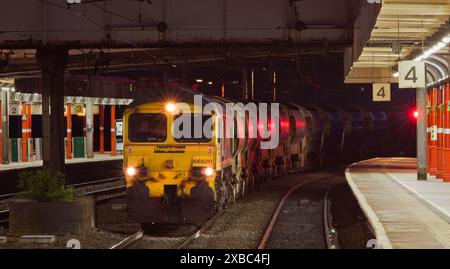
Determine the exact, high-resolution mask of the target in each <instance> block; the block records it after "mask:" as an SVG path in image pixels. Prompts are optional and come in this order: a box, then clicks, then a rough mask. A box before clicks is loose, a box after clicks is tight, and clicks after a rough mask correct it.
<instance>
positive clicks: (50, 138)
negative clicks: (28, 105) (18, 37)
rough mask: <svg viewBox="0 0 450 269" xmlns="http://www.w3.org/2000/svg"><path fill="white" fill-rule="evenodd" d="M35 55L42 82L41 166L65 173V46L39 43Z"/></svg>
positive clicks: (53, 172) (66, 51) (66, 57)
mask: <svg viewBox="0 0 450 269" xmlns="http://www.w3.org/2000/svg"><path fill="white" fill-rule="evenodd" d="M36 59H37V62H38V64H39V67H40V69H41V83H42V87H41V88H42V134H43V135H42V136H43V141H42V148H43V149H42V152H43V154H42V157H43V162H44V169H47V170H48V171H49V172H50V173H51V174H53V175H54V174H57V173H64V133H63V130H64V70H65V68H66V65H67V59H68V49H67V48H65V47H62V46H43V47H39V48H37V50H36ZM50 97H51V98H50ZM50 107H51V114H50Z"/></svg>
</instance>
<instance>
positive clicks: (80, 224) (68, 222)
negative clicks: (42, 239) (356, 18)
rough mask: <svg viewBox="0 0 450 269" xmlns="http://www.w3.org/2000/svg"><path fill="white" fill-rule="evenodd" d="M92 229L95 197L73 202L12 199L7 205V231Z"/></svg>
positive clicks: (78, 231)
mask: <svg viewBox="0 0 450 269" xmlns="http://www.w3.org/2000/svg"><path fill="white" fill-rule="evenodd" d="M93 228H95V199H94V198H92V197H81V198H77V199H76V200H75V201H73V202H36V201H32V200H22V199H17V200H13V201H11V202H10V204H9V232H10V233H13V234H68V233H73V234H78V233H83V232H86V231H89V230H91V229H93Z"/></svg>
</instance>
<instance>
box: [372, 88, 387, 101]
mask: <svg viewBox="0 0 450 269" xmlns="http://www.w3.org/2000/svg"><path fill="white" fill-rule="evenodd" d="M373 101H374V102H389V101H391V84H389V83H387V84H373Z"/></svg>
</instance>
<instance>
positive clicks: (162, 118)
mask: <svg viewBox="0 0 450 269" xmlns="http://www.w3.org/2000/svg"><path fill="white" fill-rule="evenodd" d="M128 137H129V140H130V141H131V142H164V141H165V140H166V138H167V118H166V115H164V114H145V113H135V114H131V115H130V117H129V124H128Z"/></svg>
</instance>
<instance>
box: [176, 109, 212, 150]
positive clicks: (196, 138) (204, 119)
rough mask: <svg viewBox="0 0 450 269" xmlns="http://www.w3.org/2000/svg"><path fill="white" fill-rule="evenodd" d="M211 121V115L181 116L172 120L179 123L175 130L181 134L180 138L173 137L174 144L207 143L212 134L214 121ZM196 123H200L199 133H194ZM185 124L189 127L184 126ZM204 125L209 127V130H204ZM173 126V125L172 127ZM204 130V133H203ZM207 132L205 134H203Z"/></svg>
mask: <svg viewBox="0 0 450 269" xmlns="http://www.w3.org/2000/svg"><path fill="white" fill-rule="evenodd" d="M209 119H211V115H203V114H181V115H177V116H175V118H174V122H175V121H179V122H180V125H179V126H178V127H177V128H176V129H178V130H179V131H180V132H181V137H174V139H175V141H176V142H179V143H208V142H210V141H211V139H212V137H213V133H214V127H213V125H214V121H213V120H209ZM196 122H197V124H198V123H201V129H199V131H200V132H201V133H198V134H196V133H195V126H196ZM185 123H186V124H188V125H189V126H185ZM205 124H208V125H210V128H206V127H205ZM174 126H175V125H174ZM205 130H206V131H205ZM205 132H207V133H205Z"/></svg>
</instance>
